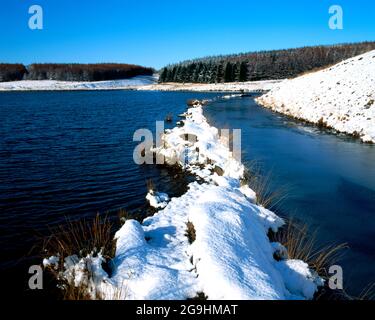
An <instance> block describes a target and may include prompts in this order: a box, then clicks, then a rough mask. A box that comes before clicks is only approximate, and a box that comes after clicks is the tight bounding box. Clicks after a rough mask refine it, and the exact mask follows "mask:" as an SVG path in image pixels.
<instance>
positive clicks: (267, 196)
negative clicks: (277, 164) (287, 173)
mask: <svg viewBox="0 0 375 320" xmlns="http://www.w3.org/2000/svg"><path fill="white" fill-rule="evenodd" d="M248 167H249V169H248V172H247V173H246V174H245V175H244V179H243V180H242V181H241V184H248V185H249V187H250V188H251V189H252V190H253V191H254V192H255V193H256V196H257V198H256V202H257V204H258V205H261V206H263V207H265V208H267V209H269V210H275V209H276V208H278V207H279V206H281V205H282V203H283V201H284V200H285V199H286V198H287V197H288V195H289V192H290V190H291V187H290V186H287V185H285V186H279V187H277V188H276V189H274V188H272V181H273V178H274V177H273V174H272V171H270V172H268V173H267V174H263V173H262V170H261V167H260V165H259V163H258V162H256V161H253V162H252V163H250V165H249V166H248Z"/></svg>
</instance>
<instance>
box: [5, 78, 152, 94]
mask: <svg viewBox="0 0 375 320" xmlns="http://www.w3.org/2000/svg"><path fill="white" fill-rule="evenodd" d="M157 79H158V78H157V77H155V76H137V77H134V78H130V79H124V80H111V81H97V82H75V81H56V80H22V81H11V82H0V91H33V90H34V91H38V90H41V91H57V90H114V89H129V88H134V87H139V86H145V85H150V84H154V83H155V82H157Z"/></svg>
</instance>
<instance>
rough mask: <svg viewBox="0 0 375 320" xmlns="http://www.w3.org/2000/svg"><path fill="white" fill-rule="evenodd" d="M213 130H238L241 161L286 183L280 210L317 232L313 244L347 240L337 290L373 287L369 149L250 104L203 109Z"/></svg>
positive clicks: (373, 193) (373, 172)
mask: <svg viewBox="0 0 375 320" xmlns="http://www.w3.org/2000/svg"><path fill="white" fill-rule="evenodd" d="M205 114H206V116H207V118H208V119H209V121H210V122H211V123H212V124H213V125H215V126H216V127H218V128H232V129H233V128H240V129H242V151H243V159H242V160H243V162H244V163H245V164H246V163H247V164H249V163H250V162H251V161H253V160H256V161H257V162H259V164H260V166H261V167H262V169H263V170H264V172H272V186H271V187H272V188H274V189H277V188H279V187H280V186H287V189H288V197H287V199H286V200H285V201H284V202H283V204H282V208H280V210H281V211H282V212H281V213H282V214H284V215H286V216H293V217H295V218H296V219H299V220H301V221H304V222H306V223H307V224H308V225H310V227H311V229H312V230H314V229H315V228H318V239H317V240H318V245H327V244H332V243H345V242H346V243H348V244H349V246H350V249H349V250H347V251H346V253H345V255H344V257H343V259H342V260H341V261H340V263H339V264H340V265H341V266H342V267H343V271H344V286H345V287H346V288H347V289H348V291H349V293H352V294H358V293H359V292H360V291H362V289H363V288H364V287H366V286H367V285H368V284H369V283H374V282H375V268H374V265H375V146H374V145H366V144H361V143H359V142H358V141H357V140H353V139H351V138H347V137H345V136H336V135H333V134H330V133H328V132H326V131H321V130H319V129H317V128H315V127H312V126H308V125H303V124H302V123H301V122H298V121H294V120H291V119H289V118H287V117H284V116H280V115H278V114H275V113H272V112H271V111H269V110H267V109H264V108H261V107H259V106H258V105H256V104H255V102H254V101H253V100H252V99H250V98H246V99H234V100H229V101H219V102H216V103H214V104H212V105H209V106H208V107H207V108H206V111H205Z"/></svg>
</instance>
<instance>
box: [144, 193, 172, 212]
mask: <svg viewBox="0 0 375 320" xmlns="http://www.w3.org/2000/svg"><path fill="white" fill-rule="evenodd" d="M146 199H147V200H148V201H149V203H150V206H151V207H154V208H164V207H165V206H166V205H167V204H168V201H169V196H168V195H167V194H166V193H163V192H155V191H153V190H150V191H149V192H148V193H147V195H146Z"/></svg>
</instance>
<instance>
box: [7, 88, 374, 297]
mask: <svg viewBox="0 0 375 320" xmlns="http://www.w3.org/2000/svg"><path fill="white" fill-rule="evenodd" d="M218 95H222V94H217V93H216V94H215V93H173V92H136V91H91V92H87V91H81V92H24V93H22V92H13V93H1V94H0V119H1V122H2V124H1V126H0V221H1V223H0V241H1V248H2V258H1V262H0V271H1V272H5V273H6V274H8V273H9V277H11V278H12V279H13V280H14V279H16V280H14V281H15V282H17V280H18V279H20V280H19V283H18V282H17V285H16V286H15V285H14V281H13V286H15V287H16V288H18V289H20V288H21V286H22V287H24V285H25V279H24V277H26V275H27V269H28V266H29V265H30V264H31V263H35V262H39V261H38V260H36V259H35V257H30V255H29V250H30V248H31V247H32V245H33V243H34V241H35V235H36V234H38V233H42V234H45V233H47V232H48V229H49V228H50V226H53V225H57V224H60V223H64V221H66V218H67V217H68V218H69V219H70V220H77V219H80V218H83V217H86V218H87V217H93V216H94V215H95V214H96V213H97V212H100V213H105V212H110V213H109V215H110V216H111V217H113V218H116V217H117V212H116V211H117V210H119V209H120V208H123V209H126V210H128V211H130V212H131V213H134V214H141V215H142V214H143V215H144V214H146V211H147V208H146V207H147V206H146V200H145V196H146V193H147V188H146V181H147V180H148V179H153V181H154V183H155V185H156V187H157V188H158V189H159V190H160V191H163V192H167V193H168V194H169V195H171V196H178V195H180V194H181V193H183V192H184V190H185V189H184V188H185V187H186V184H187V183H188V182H189V181H191V178H189V177H188V176H185V175H183V174H177V173H176V172H173V171H171V170H170V169H167V168H164V167H161V166H153V165H143V166H138V165H136V164H135V163H134V161H133V149H134V147H135V146H136V145H137V144H138V143H139V142H133V141H132V138H133V133H134V131H135V130H137V129H140V128H147V129H150V130H151V131H153V132H154V131H155V121H156V120H164V118H165V116H166V115H167V114H168V113H170V112H171V113H172V114H173V115H174V122H173V123H170V124H165V127H166V128H168V127H169V128H170V127H173V126H174V123H175V121H176V120H177V118H176V116H177V114H179V113H182V112H183V111H184V110H185V109H186V100H188V99H191V98H197V99H207V98H213V97H216V96H218ZM205 114H206V115H207V117H208V119H209V121H210V122H211V123H212V124H213V125H215V126H217V127H218V128H225V127H229V128H241V129H242V149H243V161H244V163H245V164H246V163H250V162H251V161H252V160H257V161H259V162H260V163H261V165H262V168H263V169H264V170H265V172H268V171H272V172H273V174H274V176H273V180H272V188H275V189H277V188H279V187H280V186H283V185H288V187H289V188H290V191H289V194H288V198H287V199H286V200H285V201H284V203H283V206H282V208H280V210H281V212H280V213H281V214H283V215H285V216H292V215H293V216H295V217H296V218H298V219H300V220H302V221H305V222H306V223H308V224H309V225H311V227H312V228H315V227H319V230H318V242H319V244H323V245H324V244H330V243H333V242H334V243H341V242H347V243H348V244H349V245H350V250H348V251H347V253H346V255H345V258H344V259H343V260H342V261H341V263H340V264H341V265H342V266H343V268H344V283H345V284H346V286H347V287H348V288H349V292H350V293H352V292H354V293H357V291H358V288H363V287H364V286H366V285H367V284H369V283H370V282H374V281H375V275H374V268H373V265H374V263H375V258H374V252H375V243H374V241H371V239H374V230H375V221H374V212H375V166H374V165H373V164H374V163H375V146H369V145H364V144H361V143H359V142H358V141H356V140H353V139H350V138H347V137H345V136H336V135H333V134H330V133H328V132H326V131H321V130H318V129H317V128H314V127H312V126H309V125H304V124H302V123H299V122H297V121H294V120H290V119H288V118H286V117H283V116H280V115H277V114H275V113H272V112H270V111H269V110H266V109H263V108H261V107H259V106H257V105H256V104H255V103H254V101H253V99H252V98H240V99H232V100H217V101H216V102H214V103H212V104H210V105H209V106H208V107H207V108H206V109H205Z"/></svg>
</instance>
